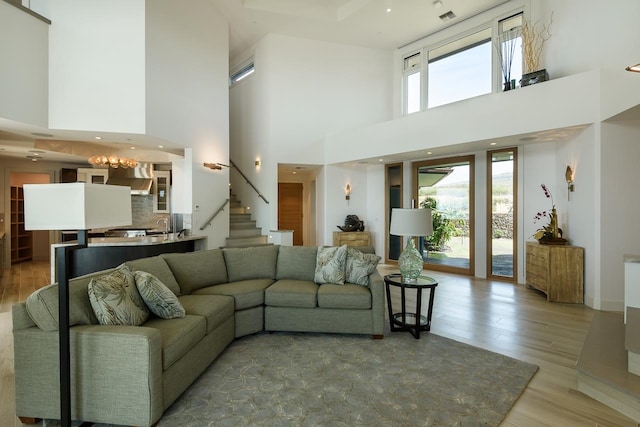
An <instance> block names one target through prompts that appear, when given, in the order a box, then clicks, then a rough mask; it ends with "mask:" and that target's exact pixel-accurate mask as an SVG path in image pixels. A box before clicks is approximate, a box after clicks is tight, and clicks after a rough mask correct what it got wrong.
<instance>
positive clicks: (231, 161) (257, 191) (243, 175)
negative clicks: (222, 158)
mask: <svg viewBox="0 0 640 427" xmlns="http://www.w3.org/2000/svg"><path fill="white" fill-rule="evenodd" d="M229 163H231V166H232V167H234V168H235V169H236V170H237V171H238V173H239V174H240V175H241V176H242V177H243V178H244V180H245V181H246V182H247V184H249V185H250V186H251V188H253V191H255V192H256V194H257V195H258V197H260V198H261V199H262V200H264V202H265V203H266V204H269V201H268V200H267V199H266V198H265V197H264V195H263V194H262V193H261V192H260V190H258V189H257V188H256V186H255V185H253V182H251V181H250V180H249V178H247V176H246V175H245V174H244V173H242V171H241V170H240V168H238V166H236V164H235V163H233V160H231V159H229Z"/></svg>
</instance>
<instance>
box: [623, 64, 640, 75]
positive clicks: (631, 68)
mask: <svg viewBox="0 0 640 427" xmlns="http://www.w3.org/2000/svg"><path fill="white" fill-rule="evenodd" d="M625 70H627V71H633V72H634V73H640V64H636V65H629V66H628V67H627V68H625Z"/></svg>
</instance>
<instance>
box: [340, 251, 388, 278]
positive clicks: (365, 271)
mask: <svg viewBox="0 0 640 427" xmlns="http://www.w3.org/2000/svg"><path fill="white" fill-rule="evenodd" d="M378 262H380V257H379V256H378V255H376V254H365V253H362V252H361V251H360V250H358V249H353V248H347V264H346V267H345V275H346V279H345V281H347V282H348V283H354V284H356V285H362V286H369V275H370V274H371V273H373V270H375V269H376V267H377V266H378Z"/></svg>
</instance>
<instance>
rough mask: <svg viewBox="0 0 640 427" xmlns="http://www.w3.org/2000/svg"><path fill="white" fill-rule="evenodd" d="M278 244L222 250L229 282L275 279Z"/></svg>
mask: <svg viewBox="0 0 640 427" xmlns="http://www.w3.org/2000/svg"><path fill="white" fill-rule="evenodd" d="M278 248H279V246H275V245H269V246H256V247H251V248H229V249H225V250H223V251H222V253H223V254H224V262H225V264H226V266H227V275H228V276H229V282H238V281H240V280H250V279H275V278H276V262H277V260H278Z"/></svg>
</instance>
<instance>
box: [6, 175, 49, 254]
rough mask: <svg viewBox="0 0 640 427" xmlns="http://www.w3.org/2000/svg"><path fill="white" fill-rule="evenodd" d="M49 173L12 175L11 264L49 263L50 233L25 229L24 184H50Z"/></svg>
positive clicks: (10, 190)
mask: <svg viewBox="0 0 640 427" xmlns="http://www.w3.org/2000/svg"><path fill="white" fill-rule="evenodd" d="M50 182H51V176H50V175H49V174H48V173H35V172H11V174H10V188H9V194H10V196H9V197H10V209H11V218H10V228H9V232H8V233H7V234H8V236H9V241H10V243H9V245H10V253H11V264H18V263H20V262H25V261H48V260H49V257H50V251H49V243H50V239H49V231H47V230H36V231H29V230H25V228H24V195H23V190H22V187H23V185H24V184H49V183H50Z"/></svg>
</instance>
